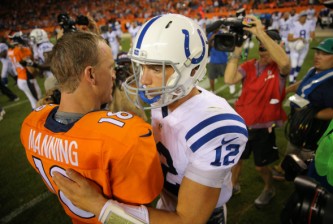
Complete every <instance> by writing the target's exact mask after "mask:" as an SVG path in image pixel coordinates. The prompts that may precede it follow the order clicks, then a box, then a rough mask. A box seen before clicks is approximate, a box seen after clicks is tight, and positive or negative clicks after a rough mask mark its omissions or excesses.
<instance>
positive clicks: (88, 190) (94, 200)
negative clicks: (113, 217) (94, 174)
mask: <svg viewBox="0 0 333 224" xmlns="http://www.w3.org/2000/svg"><path fill="white" fill-rule="evenodd" d="M66 174H67V175H68V178H67V177H65V176H63V175H62V174H60V173H58V172H54V173H53V181H54V182H55V183H56V185H57V186H58V188H59V190H61V191H62V192H63V193H64V194H65V196H66V197H67V198H68V199H69V200H70V201H71V202H72V203H73V204H74V205H75V206H77V207H79V208H81V209H83V210H85V211H90V212H92V213H94V214H95V215H97V216H98V215H99V213H100V211H101V209H102V207H103V206H104V204H105V203H106V201H107V199H105V198H104V197H103V195H102V194H101V192H102V190H101V188H100V187H99V186H98V185H97V184H96V183H95V182H93V181H91V180H89V179H87V178H85V177H83V176H82V175H81V174H80V173H78V172H76V171H75V170H72V169H68V170H67V171H66Z"/></svg>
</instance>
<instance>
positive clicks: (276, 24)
mask: <svg viewBox="0 0 333 224" xmlns="http://www.w3.org/2000/svg"><path fill="white" fill-rule="evenodd" d="M280 18H281V12H278V11H275V12H274V13H273V14H272V25H271V27H270V28H269V29H276V30H277V29H278V28H279V20H280Z"/></svg>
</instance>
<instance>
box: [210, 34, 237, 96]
mask: <svg viewBox="0 0 333 224" xmlns="http://www.w3.org/2000/svg"><path fill="white" fill-rule="evenodd" d="M222 32H223V31H222V30H221V29H217V30H215V31H213V32H210V33H209V34H208V35H207V38H208V45H209V62H208V64H207V72H208V78H209V84H210V90H211V91H212V92H213V93H215V79H217V78H218V77H223V76H224V72H225V68H226V66H227V62H228V54H227V52H225V51H219V50H217V49H216V48H215V47H214V39H215V36H216V35H217V34H220V33H222ZM229 89H230V93H234V92H235V86H234V85H230V86H229Z"/></svg>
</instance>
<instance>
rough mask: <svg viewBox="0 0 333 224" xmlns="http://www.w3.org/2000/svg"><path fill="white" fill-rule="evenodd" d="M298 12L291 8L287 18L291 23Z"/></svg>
mask: <svg viewBox="0 0 333 224" xmlns="http://www.w3.org/2000/svg"><path fill="white" fill-rule="evenodd" d="M298 16H299V15H298V14H297V13H296V9H291V11H290V15H289V19H290V21H291V23H294V22H296V21H297V20H298Z"/></svg>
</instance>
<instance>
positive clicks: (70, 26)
mask: <svg viewBox="0 0 333 224" xmlns="http://www.w3.org/2000/svg"><path fill="white" fill-rule="evenodd" d="M58 24H59V25H60V26H61V28H62V29H63V30H64V33H68V32H75V31H76V30H77V28H76V25H85V26H88V25H89V20H88V18H87V17H86V16H84V15H79V16H77V17H76V19H75V20H72V19H71V18H70V17H69V15H68V14H67V13H61V14H59V15H58Z"/></svg>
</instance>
